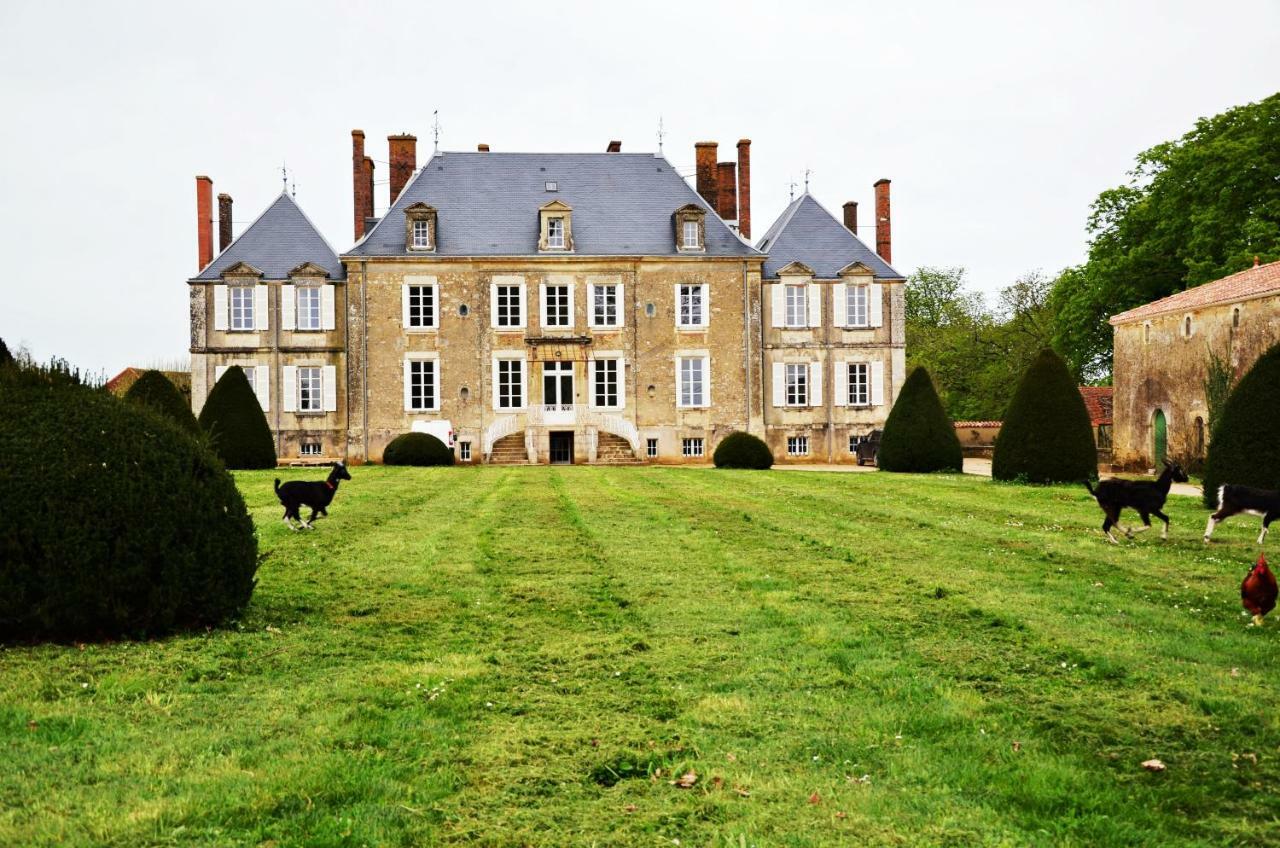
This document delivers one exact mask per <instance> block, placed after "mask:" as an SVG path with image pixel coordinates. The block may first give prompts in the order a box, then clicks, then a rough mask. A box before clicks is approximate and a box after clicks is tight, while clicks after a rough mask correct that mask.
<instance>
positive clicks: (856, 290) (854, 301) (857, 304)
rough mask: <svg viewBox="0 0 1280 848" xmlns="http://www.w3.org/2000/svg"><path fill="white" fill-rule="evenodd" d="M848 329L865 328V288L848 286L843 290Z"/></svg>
mask: <svg viewBox="0 0 1280 848" xmlns="http://www.w3.org/2000/svg"><path fill="white" fill-rule="evenodd" d="M845 297H846V298H847V300H848V303H847V309H848V312H847V315H848V321H849V326H850V327H865V326H867V287H866V286H848V287H847V288H846V290H845Z"/></svg>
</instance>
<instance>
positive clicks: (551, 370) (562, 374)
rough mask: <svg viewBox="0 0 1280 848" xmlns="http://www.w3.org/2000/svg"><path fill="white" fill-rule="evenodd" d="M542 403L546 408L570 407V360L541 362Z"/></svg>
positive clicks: (571, 404) (571, 401)
mask: <svg viewBox="0 0 1280 848" xmlns="http://www.w3.org/2000/svg"><path fill="white" fill-rule="evenodd" d="M542 403H543V405H544V406H546V407H547V409H548V410H564V409H570V408H572V406H573V363H572V362H544V363H543V364H542Z"/></svg>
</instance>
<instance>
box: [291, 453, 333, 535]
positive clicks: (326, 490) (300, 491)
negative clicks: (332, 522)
mask: <svg viewBox="0 0 1280 848" xmlns="http://www.w3.org/2000/svg"><path fill="white" fill-rule="evenodd" d="M350 479H351V475H350V474H348V473H347V467H346V466H345V465H343V464H342V463H341V462H335V463H334V464H333V470H332V471H330V472H329V478H328V479H327V480H322V481H320V482H316V481H314V480H290V481H289V482H288V483H285V484H284V485H281V484H280V478H278V477H277V478H276V497H277V498H279V499H280V503H281V504H282V505H283V506H284V523H285V526H286V527H288V528H289V529H290V530H297V529H298V528H297V527H294V526H293V521H295V520H296V521H297V522H298V523H299V524H301V525H302V526H303V527H305V528H307V529H308V530H310V529H311V522H313V521H315V520H316V516H317V515H328V514H329V513H328V511H327V510H326V509H325V507H327V506H328V505H329V504H331V503H333V496H334V495H336V494H337V493H338V484H339V483H341V482H342V481H343V480H350ZM304 506H309V507H311V517H310V518H308V519H307V520H306V521H303V520H302V516H301V515H300V514H299V510H300V509H301V508H302V507H304ZM291 519H292V520H291Z"/></svg>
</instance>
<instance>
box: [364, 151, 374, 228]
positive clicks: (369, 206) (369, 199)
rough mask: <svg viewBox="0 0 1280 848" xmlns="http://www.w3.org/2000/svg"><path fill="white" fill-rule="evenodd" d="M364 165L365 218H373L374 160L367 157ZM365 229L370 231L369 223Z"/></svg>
mask: <svg viewBox="0 0 1280 848" xmlns="http://www.w3.org/2000/svg"><path fill="white" fill-rule="evenodd" d="M362 164H363V171H362V173H363V174H364V197H365V207H364V211H365V218H373V159H372V158H370V157H368V156H366V157H364V162H363V163H362ZM375 220H376V219H375ZM364 227H365V229H366V230H368V229H369V225H368V223H366V224H365V225H364Z"/></svg>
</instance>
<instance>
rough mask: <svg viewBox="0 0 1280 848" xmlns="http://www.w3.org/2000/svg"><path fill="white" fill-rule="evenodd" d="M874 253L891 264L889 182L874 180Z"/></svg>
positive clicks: (891, 240)
mask: <svg viewBox="0 0 1280 848" xmlns="http://www.w3.org/2000/svg"><path fill="white" fill-rule="evenodd" d="M875 188H876V253H878V254H880V258H881V259H883V260H884V261H885V262H888V263H890V264H893V247H892V242H893V239H892V237H891V233H890V230H889V181H888V180H876V184H875Z"/></svg>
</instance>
